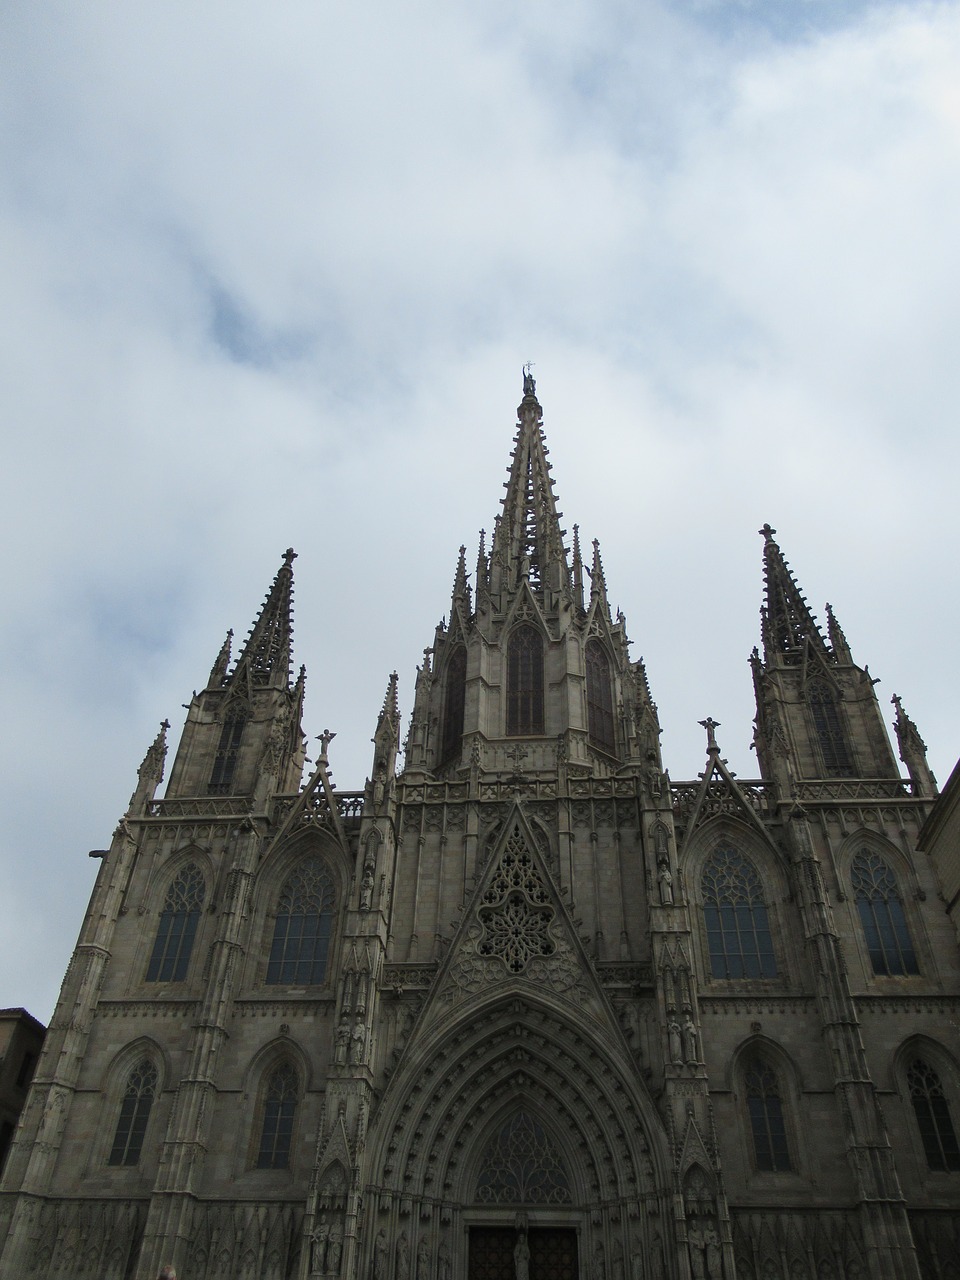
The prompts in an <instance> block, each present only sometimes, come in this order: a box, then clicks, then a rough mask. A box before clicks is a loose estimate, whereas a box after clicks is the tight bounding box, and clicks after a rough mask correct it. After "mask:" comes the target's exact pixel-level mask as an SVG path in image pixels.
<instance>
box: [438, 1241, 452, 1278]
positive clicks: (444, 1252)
mask: <svg viewBox="0 0 960 1280" xmlns="http://www.w3.org/2000/svg"><path fill="white" fill-rule="evenodd" d="M437 1280H450V1250H449V1249H448V1248H447V1242H446V1240H442V1241H441V1242H440V1252H439V1254H438V1255H437Z"/></svg>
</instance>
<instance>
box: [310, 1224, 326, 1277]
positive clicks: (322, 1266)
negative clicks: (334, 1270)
mask: <svg viewBox="0 0 960 1280" xmlns="http://www.w3.org/2000/svg"><path fill="white" fill-rule="evenodd" d="M329 1235H330V1226H329V1224H328V1222H327V1215H326V1214H325V1213H321V1215H320V1221H319V1222H318V1223H317V1225H316V1226H315V1227H314V1229H313V1232H312V1233H311V1236H310V1270H311V1271H312V1272H313V1273H314V1274H315V1275H318V1276H322V1275H323V1274H324V1272H325V1270H326V1265H327V1239H328V1238H329Z"/></svg>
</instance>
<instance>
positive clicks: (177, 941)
mask: <svg viewBox="0 0 960 1280" xmlns="http://www.w3.org/2000/svg"><path fill="white" fill-rule="evenodd" d="M505 490H506V491H505V496H504V498H503V501H502V510H501V512H500V514H499V515H498V516H497V518H496V521H495V525H494V529H493V533H492V537H491V538H490V543H489V550H488V547H487V539H486V535H485V534H481V536H480V546H479V551H478V555H477V560H476V567H475V571H474V573H473V574H472V575H471V574H468V572H467V560H466V551H465V548H463V547H461V549H460V553H459V557H458V559H457V564H456V570H455V573H454V582H453V593H452V599H451V604H450V611H449V614H448V616H447V619H446V620H445V621H444V622H443V623H441V625H440V626H438V627H437V629H436V631H435V634H434V637H433V643H432V645H431V646H430V647H429V648H428V649H427V650H425V658H424V663H423V665H422V667H421V668H420V670H419V671H418V673H417V679H416V686H415V690H414V697H413V711H412V716H411V720H410V728H409V733H408V736H407V739H406V743H405V744H404V746H405V750H404V753H403V758H402V759H403V763H402V767H400V766H399V765H398V761H399V759H400V756H399V750H400V738H401V727H400V713H399V692H398V680H397V677H396V675H391V676H390V677H389V678H388V679H387V683H386V692H385V696H384V700H383V706H382V709H381V712H380V716H379V720H378V723H377V726H376V730H375V733H374V739H373V759H372V763H371V772H370V778H369V779H368V780H367V782H366V784H365V786H364V788H363V790H362V791H356V792H344V791H340V790H339V789H337V788H336V787H335V786H334V785H333V782H332V778H331V774H330V768H329V751H330V743H331V740H332V738H333V736H334V735H333V734H331V733H329V732H325V733H324V734H323V735H321V745H320V752H319V756H318V759H317V762H316V765H315V767H314V769H313V772H312V774H311V775H310V776H309V778H308V779H307V780H306V782H305V783H303V784H302V785H301V779H302V772H303V767H304V763H305V755H304V740H303V736H302V732H301V727H300V723H301V710H302V705H303V696H304V674H303V670H302V669H301V671H300V675H299V677H298V678H297V679H296V680H295V681H294V680H292V678H291V643H292V621H291V618H292V603H291V602H292V583H293V571H292V564H293V559H294V555H293V552H292V551H288V552H287V553H286V555H285V556H284V559H283V564H282V566H281V568H280V570H279V572H278V574H277V577H276V579H275V581H274V583H273V585H272V586H271V588H270V591H269V593H268V595H267V599H266V601H265V603H264V605H263V608H262V610H261V612H260V614H259V616H258V618H257V619H256V621H255V623H254V626H253V628H252V630H251V632H250V635H249V638H248V640H247V642H246V644H245V645H244V647H243V649H242V651H241V652H240V654H239V656H238V657H237V658H236V659H235V660H234V659H232V657H231V647H230V639H231V637H230V636H228V638H227V641H226V643H225V644H224V646H223V648H222V649H221V651H220V653H219V655H218V657H217V659H216V661H215V663H214V666H213V670H212V671H211V674H210V678H209V680H208V681H207V684H206V686H205V687H204V689H203V690H202V691H201V692H200V693H197V694H195V695H194V697H193V699H192V701H191V704H190V706H189V709H188V714H187V721H186V724H185V727H184V730H183V733H182V735H181V739H180V743H179V747H178V750H177V753H176V758H175V761H174V765H173V768H172V770H171V774H170V781H169V783H168V786H167V789H166V792H165V795H164V797H163V798H162V799H158V798H157V797H156V790H157V787H158V785H159V782H160V779H161V775H162V770H163V763H164V755H165V752H166V738H165V734H166V728H167V726H164V728H163V729H162V730H161V733H160V735H159V736H158V738H157V740H156V741H155V742H154V744H153V745H152V746H151V748H150V750H149V751H148V752H147V756H146V758H145V760H144V762H143V764H142V766H141V769H140V776H139V782H138V786H137V789H136V791H135V793H134V795H133V797H132V799H131V802H130V807H129V809H128V811H127V813H126V815H125V816H124V818H123V819H122V820H121V822H120V825H119V827H118V828H117V831H116V832H115V834H114V838H113V842H112V844H111V847H110V849H109V851H107V852H106V853H105V855H104V857H103V862H102V866H101V870H100V875H99V877H98V880H97V884H96V887H95V890H94V893H93V897H92V899H91V903H90V907H89V909H88V913H87V916H86V919H85V921H84V925H83V929H82V932H81V936H80V940H79V942H78V945H77V949H76V952H75V954H74V958H73V960H72V962H71V965H70V969H69V970H68V973H67V976H66V979H65V982H64V987H63V992H62V995H61V999H60V1002H59V1004H58V1007H57V1011H56V1014H55V1017H54V1021H53V1023H52V1025H51V1029H50V1032H49V1034H48V1038H47V1044H46V1047H45V1049H44V1053H43V1057H42V1059H41V1062H40V1064H39V1067H38V1070H37V1074H36V1077H35V1083H34V1085H33V1088H32V1090H31V1094H30V1099H29V1103H28V1107H27V1109H26V1112H25V1115H24V1118H23V1120H22V1122H21V1126H20V1129H19V1131H18V1134H17V1138H16V1141H15V1144H14V1147H13V1149H12V1152H11V1156H10V1159H9V1161H8V1165H7V1171H6V1175H5V1180H4V1182H3V1184H2V1197H0V1242H4V1243H3V1244H2V1248H3V1253H2V1257H0V1274H2V1275H4V1276H6V1275H11V1276H13V1275H31V1276H36V1277H38V1280H45V1278H46V1277H53V1276H56V1275H62V1274H67V1273H69V1274H70V1275H71V1276H73V1277H80V1278H86V1277H89V1278H90V1280H93V1278H94V1277H96V1278H97V1280H101V1278H103V1277H106V1278H107V1280H127V1278H128V1277H137V1278H138V1280H153V1278H154V1277H155V1275H156V1273H157V1270H158V1269H159V1267H160V1265H161V1264H162V1263H164V1262H173V1263H174V1264H175V1265H176V1266H177V1268H178V1272H179V1275H180V1276H181V1278H182V1280H195V1278H196V1280H200V1278H205V1277H210V1278H211V1280H212V1278H213V1277H219V1276H224V1277H226V1276H230V1277H236V1276H241V1277H257V1280H286V1278H287V1277H298V1278H299V1280H308V1278H309V1280H314V1278H319V1277H327V1278H329V1280H334V1278H343V1280H347V1278H349V1280H355V1278H362V1280H368V1278H369V1280H427V1278H429V1280H434V1278H435V1277H436V1278H437V1280H459V1278H460V1277H464V1278H469V1280H481V1278H482V1280H561V1278H562V1280H574V1278H576V1277H583V1278H584V1280H585V1278H586V1277H587V1276H589V1277H591V1280H597V1278H599V1277H602V1278H604V1280H659V1278H660V1277H662V1276H666V1277H670V1278H671V1280H735V1277H740V1278H741V1280H774V1277H781V1276H785V1277H789V1280H805V1278H808V1280H827V1278H828V1277H841V1276H846V1277H851V1278H853V1277H867V1276H877V1277H910V1278H911V1280H913V1278H914V1277H918V1276H920V1275H930V1276H937V1277H938V1278H940V1277H945V1276H947V1275H949V1274H951V1273H950V1271H949V1267H950V1266H951V1265H953V1259H955V1257H956V1256H957V1255H958V1254H960V1241H958V1238H957V1230H958V1228H957V1216H956V1209H957V1205H958V1203H960V1186H958V1184H960V1147H958V1145H957V1137H956V1134H957V1128H956V1125H957V1121H958V1119H960V1073H958V1054H960V1045H958V1033H957V1021H958V1019H957V1014H958V1010H960V1000H958V996H957V992H958V980H960V957H958V951H957V946H956V940H955V937H954V936H953V934H952V930H951V928H950V924H949V920H948V918H947V917H946V914H945V912H944V911H943V904H942V903H941V902H940V901H939V899H938V897H937V890H936V884H935V881H934V879H933V877H932V874H931V871H930V868H929V867H928V865H927V863H926V860H925V858H924V857H923V856H921V855H918V854H917V852H916V839H917V833H918V831H919V827H920V825H921V824H922V822H923V819H924V817H925V815H926V813H927V812H928V809H929V805H930V802H931V800H932V798H933V797H934V796H935V794H936V784H935V781H934V779H933V776H932V774H931V773H930V770H929V767H928V766H927V762H926V756H925V751H924V748H923V743H922V741H921V740H920V737H919V734H918V732H917V730H916V727H915V726H914V725H913V723H912V721H910V719H909V717H908V716H907V715H906V712H905V711H904V710H903V706H902V703H901V702H900V701H899V699H897V700H896V707H897V718H896V730H897V738H898V742H899V745H900V753H901V758H902V759H903V761H904V763H905V764H906V766H907V771H908V775H909V777H908V778H906V779H905V778H902V777H901V776H900V772H899V769H898V767H897V764H896V760H895V758H894V755H893V751H892V749H891V746H890V738H889V735H888V733H887V730H886V727H885V725H884V723H883V719H882V716H881V714H880V708H879V705H878V703H877V700H876V697H875V693H874V681H873V680H872V679H871V677H870V676H869V673H868V671H867V670H866V668H860V667H858V666H857V665H856V664H855V663H854V662H853V658H852V656H851V652H850V648H849V646H848V644H847V641H846V639H845V637H844V635H843V632H842V631H841V629H840V627H839V624H838V623H837V621H836V619H835V617H834V616H833V613H832V611H831V610H830V609H829V606H828V610H827V632H826V634H824V633H823V632H822V631H821V630H820V628H819V627H818V625H817V623H816V620H815V618H814V616H813V614H812V613H811V611H810V610H809V608H808V606H807V604H806V601H805V600H804V598H803V596H802V594H801V592H800V590H799V587H798V586H797V583H796V581H795V579H794V577H793V575H792V574H791V572H790V570H789V568H788V566H787V564H786V562H785V561H784V559H783V556H782V554H781V551H780V548H779V546H778V544H777V543H776V542H775V541H774V532H775V531H774V530H773V529H771V528H770V527H769V526H765V528H764V530H763V531H762V532H763V537H764V571H765V603H764V607H763V611H762V654H761V652H760V651H759V650H755V651H754V654H753V656H752V658H751V666H752V670H753V677H754V684H755V689H756V696H757V720H756V737H755V744H756V749H757V753H758V758H759V763H760V775H761V776H760V777H759V778H756V779H753V780H742V779H740V778H738V777H737V776H736V774H735V773H734V772H733V771H732V770H731V769H730V767H729V765H728V763H727V761H726V759H725V758H724V757H723V755H722V753H721V748H720V746H719V742H718V737H717V730H718V729H719V728H720V726H719V725H718V724H717V723H716V722H715V721H714V720H713V719H712V718H710V717H709V716H708V717H706V718H705V719H704V721H703V725H704V728H705V730H706V757H705V764H704V770H703V772H702V773H701V774H700V775H699V777H698V778H696V779H694V780H691V781H673V780H671V778H670V776H669V775H668V773H667V772H666V771H665V770H664V767H663V762H662V760H661V753H660V744H659V738H660V727H659V723H658V718H657V710H656V707H655V705H654V703H653V701H652V698H651V694H650V689H649V686H648V682H647V677H646V673H645V671H644V669H643V666H642V664H641V663H638V662H632V661H631V660H630V657H629V652H628V641H627V635H626V622H625V619H624V618H623V616H622V615H621V614H619V613H618V614H617V615H616V616H613V615H612V614H611V611H610V606H609V603H608V599H607V590H606V584H605V581H604V573H603V566H602V562H601V558H600V550H599V545H598V544H597V543H596V542H594V543H593V544H592V554H591V555H589V556H588V563H587V564H585V563H584V560H583V556H582V552H581V545H580V537H579V531H578V528H577V526H576V525H574V526H573V528H572V537H571V540H570V542H569V545H568V542H567V534H566V532H565V531H564V529H563V528H562V527H561V516H560V513H559V511H558V509H557V502H556V498H555V495H554V491H553V481H552V479H551V476H550V463H549V461H548V452H547V448H546V444H545V439H544V434H543V428H542V410H541V407H540V404H539V402H538V399H537V395H536V387H535V385H534V382H533V379H532V377H530V375H529V374H527V375H526V376H525V378H524V386H523V399H522V401H521V404H520V406H519V409H518V426H517V434H516V439H515V441H514V447H513V452H512V455H511V459H510V466H509V468H508V479H507V483H506V486H505ZM471 577H472V582H471ZM695 660H696V655H691V661H695Z"/></svg>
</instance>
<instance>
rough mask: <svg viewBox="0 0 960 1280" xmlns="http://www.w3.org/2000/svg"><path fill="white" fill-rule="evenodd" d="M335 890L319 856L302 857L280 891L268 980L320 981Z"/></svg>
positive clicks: (324, 961)
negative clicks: (301, 860)
mask: <svg viewBox="0 0 960 1280" xmlns="http://www.w3.org/2000/svg"><path fill="white" fill-rule="evenodd" d="M333 904H334V890H333V882H332V880H331V878H330V874H329V872H328V871H327V869H326V867H325V866H324V864H323V862H322V861H321V859H320V858H316V857H313V858H305V859H304V860H303V862H301V863H300V864H299V865H298V866H297V867H295V868H294V870H293V872H292V874H291V875H290V876H289V877H288V879H287V881H286V883H285V884H284V886H283V889H282V890H281V892H280V900H279V903H278V905H277V918H276V921H275V923H274V927H273V943H272V945H271V947H270V959H269V961H268V963H267V982H270V983H284V984H289V985H294V984H295V985H298V986H299V985H309V984H311V983H318V982H323V980H324V978H325V976H326V972H327V952H328V950H329V948H330V934H331V931H332V928H333Z"/></svg>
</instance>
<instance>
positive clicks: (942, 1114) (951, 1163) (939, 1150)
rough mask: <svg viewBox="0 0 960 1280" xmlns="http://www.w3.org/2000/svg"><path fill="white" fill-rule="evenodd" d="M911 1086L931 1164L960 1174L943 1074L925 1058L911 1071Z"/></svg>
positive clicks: (940, 1170)
mask: <svg viewBox="0 0 960 1280" xmlns="http://www.w3.org/2000/svg"><path fill="white" fill-rule="evenodd" d="M907 1087H908V1088H909V1090H910V1101H911V1102H912V1103H913V1112H914V1115H915V1116H916V1117H917V1128H918V1129H919V1130H920V1138H921V1141H922V1142H923V1150H924V1154H925V1155H926V1157H927V1164H928V1165H929V1167H930V1168H931V1169H932V1170H933V1171H934V1172H938V1173H958V1172H960V1146H958V1145H957V1134H956V1130H955V1129H954V1127H953V1120H952V1119H951V1117H950V1106H949V1104H948V1102H947V1096H946V1094H945V1093H944V1091H943V1084H942V1083H941V1080H940V1077H939V1075H938V1074H937V1073H936V1071H934V1069H933V1067H931V1066H930V1064H929V1063H927V1062H925V1061H924V1060H923V1058H915V1059H914V1060H913V1062H911V1064H910V1066H909V1067H908V1068H907Z"/></svg>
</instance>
